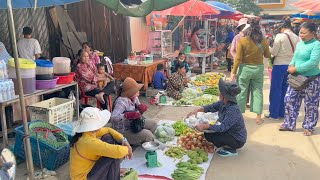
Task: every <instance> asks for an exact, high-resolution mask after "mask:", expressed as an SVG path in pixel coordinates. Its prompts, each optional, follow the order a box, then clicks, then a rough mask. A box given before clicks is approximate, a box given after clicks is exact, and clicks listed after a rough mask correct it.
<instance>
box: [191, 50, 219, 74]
mask: <svg viewBox="0 0 320 180" xmlns="http://www.w3.org/2000/svg"><path fill="white" fill-rule="evenodd" d="M215 52H216V48H212V49H207V50H206V51H204V52H201V51H199V52H191V53H188V54H186V56H187V57H195V58H202V74H204V73H206V59H207V57H210V64H211V65H210V70H211V71H212V70H213V64H212V63H213V62H212V56H213V55H214V53H215Z"/></svg>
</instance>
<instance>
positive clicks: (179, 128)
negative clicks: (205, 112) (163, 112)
mask: <svg viewBox="0 0 320 180" xmlns="http://www.w3.org/2000/svg"><path fill="white" fill-rule="evenodd" d="M172 127H173V129H174V130H175V132H176V136H180V135H181V134H182V133H183V132H184V131H185V130H186V129H188V128H189V127H188V126H187V125H186V124H185V123H184V122H183V121H177V122H175V123H174V124H172Z"/></svg>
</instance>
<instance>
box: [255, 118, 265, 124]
mask: <svg viewBox="0 0 320 180" xmlns="http://www.w3.org/2000/svg"><path fill="white" fill-rule="evenodd" d="M263 122H264V119H262V118H261V120H258V118H257V119H256V124H257V125H261V124H263Z"/></svg>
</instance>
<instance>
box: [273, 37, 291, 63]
mask: <svg viewBox="0 0 320 180" xmlns="http://www.w3.org/2000/svg"><path fill="white" fill-rule="evenodd" d="M284 34H285V35H287V36H288V39H289V42H290V45H291V49H292V52H293V53H294V51H295V50H294V46H293V43H292V41H291V38H290V36H289V34H287V33H284ZM275 59H276V57H275V56H274V57H272V58H271V64H274V60H275Z"/></svg>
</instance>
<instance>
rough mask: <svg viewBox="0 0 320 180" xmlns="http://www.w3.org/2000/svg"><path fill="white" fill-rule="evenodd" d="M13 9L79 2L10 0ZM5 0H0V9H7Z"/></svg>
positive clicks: (65, 0) (64, 0) (67, 0)
mask: <svg viewBox="0 0 320 180" xmlns="http://www.w3.org/2000/svg"><path fill="white" fill-rule="evenodd" d="M11 1H12V8H13V9H21V8H36V7H48V6H58V5H63V4H71V3H75V2H80V0H11ZM7 8H8V4H7V0H0V9H7Z"/></svg>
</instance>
